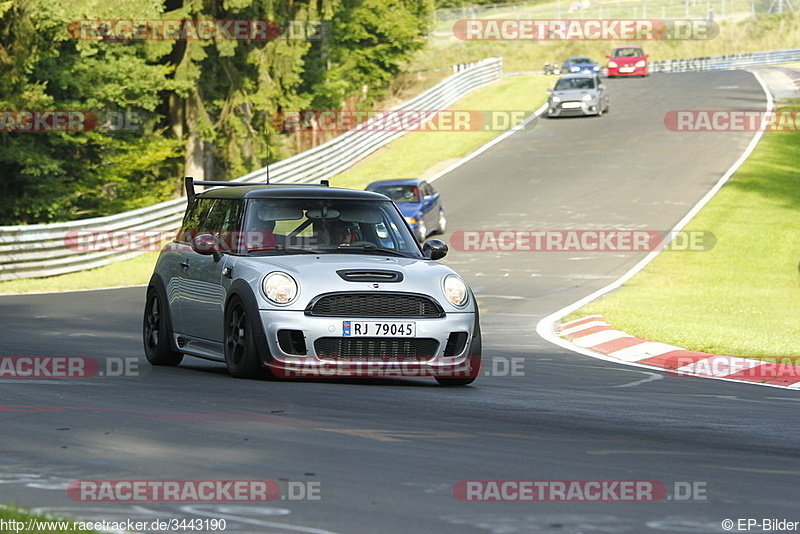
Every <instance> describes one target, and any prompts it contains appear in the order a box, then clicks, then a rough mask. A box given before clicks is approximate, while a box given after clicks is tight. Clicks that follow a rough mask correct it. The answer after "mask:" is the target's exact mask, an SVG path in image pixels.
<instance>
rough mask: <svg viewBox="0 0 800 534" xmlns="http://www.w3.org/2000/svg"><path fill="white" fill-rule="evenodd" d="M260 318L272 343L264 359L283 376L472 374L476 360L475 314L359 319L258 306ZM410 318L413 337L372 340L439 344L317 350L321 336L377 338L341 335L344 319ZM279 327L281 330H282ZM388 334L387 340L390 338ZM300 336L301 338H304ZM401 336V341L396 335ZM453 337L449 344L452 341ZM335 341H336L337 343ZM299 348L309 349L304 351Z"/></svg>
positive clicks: (332, 338)
mask: <svg viewBox="0 0 800 534" xmlns="http://www.w3.org/2000/svg"><path fill="white" fill-rule="evenodd" d="M259 314H260V317H261V322H262V324H263V326H264V333H265V338H266V339H265V340H264V342H265V343H266V344H267V347H268V349H269V351H268V353H269V358H270V360H269V361H264V362H263V364H264V365H265V366H269V368H270V369H271V371H272V372H273V374H275V375H276V376H281V377H334V376H342V377H353V376H358V377H369V376H453V377H459V376H469V375H470V373H472V374H473V375H474V372H475V366H476V365H479V362H475V361H473V360H472V359H471V358H470V356H471V355H470V354H469V352H470V348H471V346H472V342H473V337H474V334H475V332H474V329H475V324H476V321H475V314H474V313H471V312H467V313H448V314H447V315H446V316H445V317H441V318H418V319H409V318H394V319H393V318H389V317H387V318H383V319H374V318H370V319H361V318H358V317H348V318H343V317H315V316H309V315H306V314H305V313H304V312H302V311H273V310H260V311H259ZM346 320H353V321H378V322H380V321H387V322H388V321H403V322H405V321H409V320H413V321H414V322H415V323H416V336H415V337H414V338H382V340H383V341H385V342H386V343H384V344H383V345H381V344H380V342H378V341H375V343H373V345H374V346H386V345H387V343H388V344H389V345H392V346H394V347H395V348H396V347H398V346H401V347H402V346H410V345H412V344H413V342H411V343H408V344H406V343H404V341H407V340H424V341H425V343H426V345H427V346H428V347H430V346H432V344H433V342H432V340H435V342H436V343H437V344H438V346H436V348H435V350H433V351H431V352H430V353H427V354H414V353H410V352H408V351H407V350H406V351H405V352H403V353H402V354H401V355H397V354H389V355H387V354H386V353H383V354H381V353H379V352H380V351H376V352H378V353H375V354H372V353H366V354H365V353H363V351H361V352H359V355H358V356H352V355H349V354H331V353H330V352H328V353H326V354H324V355H320V354H318V351H317V347H318V342H319V343H320V344H326V345H327V346H328V347H330V345H331V344H330V343H328V342H330V341H334V342H335V341H337V340H340V339H345V340H348V341H349V342H355V343H358V341H354V340H367V341H364V343H369V340H376V339H378V338H357V337H347V336H343V335H342V331H343V321H346ZM287 331H289V332H292V334H291V335H292V337H293V339H294V340H295V341H296V343H294V344H291V343H287V342H286V339H287V334H286V332H287ZM279 332H283V333H282V334H280V337H279ZM387 339H388V341H387ZM455 339H461V341H462V342H463V348H461V349H460V350H458V351H457V353H454V352H453V343H452V340H455ZM301 340H302V341H301ZM392 340H397V341H394V342H393V341H392ZM449 341H450V342H451V343H450V345H448V342H449ZM334 345H335V343H334ZM301 352H305V353H304V354H302V353H301Z"/></svg>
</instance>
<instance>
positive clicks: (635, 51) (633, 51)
mask: <svg viewBox="0 0 800 534" xmlns="http://www.w3.org/2000/svg"><path fill="white" fill-rule="evenodd" d="M642 55H643V54H642V50H641V49H639V48H618V49H617V50H615V51H614V57H641V56H642Z"/></svg>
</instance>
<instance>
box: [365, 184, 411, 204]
mask: <svg viewBox="0 0 800 534" xmlns="http://www.w3.org/2000/svg"><path fill="white" fill-rule="evenodd" d="M371 190H372V191H375V192H376V193H380V194H382V195H386V196H387V197H389V198H391V199H392V201H393V202H394V203H395V204H406V203H409V202H419V188H418V187H417V186H415V185H379V186H376V187H373V188H372V189H371Z"/></svg>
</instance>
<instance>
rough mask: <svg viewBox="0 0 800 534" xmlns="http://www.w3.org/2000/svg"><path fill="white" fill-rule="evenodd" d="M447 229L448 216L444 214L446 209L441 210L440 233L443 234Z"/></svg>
mask: <svg viewBox="0 0 800 534" xmlns="http://www.w3.org/2000/svg"><path fill="white" fill-rule="evenodd" d="M446 230H447V217H445V216H444V210H439V233H440V234H443V233H445V231H446Z"/></svg>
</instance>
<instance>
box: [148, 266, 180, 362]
mask: <svg viewBox="0 0 800 534" xmlns="http://www.w3.org/2000/svg"><path fill="white" fill-rule="evenodd" d="M151 290H152V291H155V292H156V293H158V296H159V297H160V298H161V302H163V303H164V304H165V305H166V308H167V310H166V312H167V313H166V320H167V332H168V333H169V336H168V339H169V346H170V347H172V350H174V351H175V352H180V353H183V351H181V349H180V347H178V344H177V343H176V342H175V335H174V334H175V329H174V326H173V325H174V324H175V323H174V322H173V321H172V306H170V305H169V298H168V297H167V285H166V284H165V283H164V280H163V279H162V278H161V276H160V275H159V274H158V273H153V276H151V277H150V281H149V282H148V283H147V291H146V293H145V298H146V295H147V294H148V293H150V291H151ZM162 313H163V310H162Z"/></svg>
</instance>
